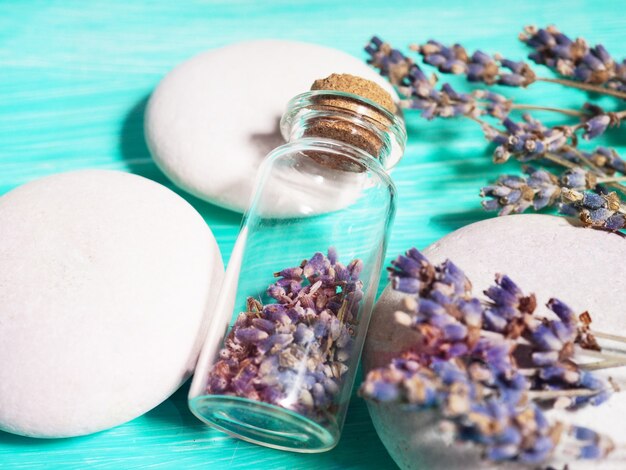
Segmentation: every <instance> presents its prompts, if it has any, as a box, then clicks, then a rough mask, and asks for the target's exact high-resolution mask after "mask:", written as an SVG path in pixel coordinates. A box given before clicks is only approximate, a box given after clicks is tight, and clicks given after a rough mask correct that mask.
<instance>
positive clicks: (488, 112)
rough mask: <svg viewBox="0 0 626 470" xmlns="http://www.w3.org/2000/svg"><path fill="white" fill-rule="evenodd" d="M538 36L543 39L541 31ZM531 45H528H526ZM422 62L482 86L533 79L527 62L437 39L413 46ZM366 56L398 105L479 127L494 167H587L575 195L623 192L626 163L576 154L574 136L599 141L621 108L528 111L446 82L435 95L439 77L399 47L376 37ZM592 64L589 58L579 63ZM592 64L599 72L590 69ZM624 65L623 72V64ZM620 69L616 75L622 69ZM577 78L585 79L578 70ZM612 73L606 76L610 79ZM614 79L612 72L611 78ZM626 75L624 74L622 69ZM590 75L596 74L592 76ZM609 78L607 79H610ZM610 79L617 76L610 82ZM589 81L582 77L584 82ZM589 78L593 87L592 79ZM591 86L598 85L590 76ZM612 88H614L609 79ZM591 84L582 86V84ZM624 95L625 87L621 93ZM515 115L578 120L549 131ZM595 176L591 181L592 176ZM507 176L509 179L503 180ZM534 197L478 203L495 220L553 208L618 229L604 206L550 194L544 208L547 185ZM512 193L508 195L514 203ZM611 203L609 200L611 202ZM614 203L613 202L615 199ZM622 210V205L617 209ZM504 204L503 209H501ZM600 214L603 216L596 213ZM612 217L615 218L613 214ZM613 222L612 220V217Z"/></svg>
mask: <svg viewBox="0 0 626 470" xmlns="http://www.w3.org/2000/svg"><path fill="white" fill-rule="evenodd" d="M541 34H543V33H541ZM531 43H532V41H531ZM413 49H414V50H418V51H419V52H420V53H421V54H422V55H423V56H424V60H425V62H426V63H429V64H431V65H433V66H436V67H437V68H438V69H439V70H440V71H442V72H444V73H457V74H459V73H464V74H466V76H467V77H468V79H469V80H471V81H482V82H484V83H486V84H493V83H500V84H504V85H509V86H525V85H528V84H530V83H532V82H534V81H536V80H537V76H536V74H535V73H534V72H533V71H532V69H531V68H530V66H529V65H528V64H527V63H525V62H523V61H522V62H514V61H511V60H508V59H505V58H502V57H500V56H493V57H492V56H489V55H487V54H485V53H483V52H481V51H477V52H475V53H474V54H472V56H469V55H468V54H467V52H466V51H465V49H464V48H463V47H462V46H460V45H458V44H455V45H454V46H452V47H446V46H443V45H442V44H441V43H438V42H436V41H429V42H428V43H426V44H425V45H422V46H413ZM598 50H599V49H598V46H596V48H591V49H590V48H588V49H587V50H586V52H584V54H583V56H584V55H585V54H587V55H589V54H591V55H593V54H597V51H598ZM366 51H367V52H368V54H370V57H371V58H370V61H369V62H370V63H371V64H372V65H373V66H374V67H376V68H378V69H379V70H380V72H381V74H382V75H384V76H387V77H388V78H389V80H390V81H391V83H392V84H394V85H396V86H397V87H398V90H399V91H400V93H401V94H403V95H404V96H405V98H404V99H403V100H402V101H401V105H402V106H403V107H405V108H410V109H419V110H421V113H422V116H423V117H425V118H426V119H434V118H437V117H444V118H448V117H462V118H467V119H470V120H473V121H475V122H477V123H478V124H479V125H480V126H481V128H482V129H483V133H484V135H485V137H486V138H487V140H489V141H491V142H494V143H495V144H496V148H495V151H494V155H493V158H494V162H495V163H502V162H505V161H507V160H508V159H509V158H511V157H514V158H515V159H517V160H519V161H520V162H529V161H536V162H545V163H548V164H556V165H558V166H561V167H564V168H566V169H568V170H570V171H574V170H577V169H580V170H581V171H583V168H582V167H585V168H588V171H584V173H583V174H585V175H586V179H587V181H586V184H585V185H584V187H580V185H579V186H578V189H582V190H590V191H594V193H592V194H595V193H597V194H599V195H600V196H602V195H604V194H606V191H605V190H604V189H603V188H602V186H601V185H602V184H606V186H608V187H612V188H615V189H618V190H619V191H620V192H623V193H625V194H626V187H625V186H624V185H622V184H620V183H621V182H622V179H621V178H620V176H614V175H615V173H616V172H619V173H622V174H626V161H625V160H624V159H622V158H621V157H620V156H619V155H618V154H617V153H616V152H615V151H614V150H613V149H607V148H605V147H597V148H596V149H595V150H593V151H591V152H586V151H583V150H580V149H579V148H578V147H577V146H578V142H579V137H582V139H583V140H591V139H594V138H596V137H598V136H600V135H602V134H603V133H604V132H605V131H606V130H607V129H608V128H609V127H614V126H617V125H619V124H620V123H621V120H622V119H624V118H625V117H626V110H624V111H619V112H605V111H604V110H603V109H602V108H600V107H598V106H596V105H592V104H589V103H586V104H585V105H584V106H583V107H582V109H581V110H580V111H576V110H567V109H561V108H553V107H550V106H534V105H526V104H521V103H514V102H513V101H512V100H510V99H508V98H506V97H505V96H503V95H500V94H497V93H494V92H492V91H489V90H474V91H473V92H471V93H459V92H457V91H456V90H454V89H453V88H452V87H451V86H450V85H449V84H447V83H444V84H443V85H441V87H440V88H439V89H437V88H436V87H435V85H436V83H437V76H436V75H435V74H433V75H431V76H430V77H427V75H426V74H425V73H424V72H423V71H422V70H421V68H420V67H419V66H418V65H417V64H415V63H414V62H413V61H412V60H411V59H409V58H408V57H406V56H404V55H403V54H402V53H401V52H400V51H398V50H397V49H393V48H392V47H391V46H390V45H388V44H386V43H384V42H383V41H381V40H380V39H378V38H376V37H374V38H372V40H371V41H370V43H369V44H368V46H367V47H366ZM585 61H587V62H589V63H592V62H593V60H592V59H589V58H587V59H585ZM581 64H582V65H580V64H579V65H578V66H579V68H580V70H583V71H584V70H586V68H585V67H587V68H588V65H587V64H586V62H584V61H583V62H581ZM594 66H596V67H597V66H598V65H597V64H595V65H594ZM625 67H626V66H625ZM620 70H621V69H620ZM579 74H580V75H581V77H582V79H584V78H585V77H586V76H585V75H584V73H583V72H579ZM609 75H610V74H609ZM613 75H615V74H613ZM624 75H625V76H626V69H625V71H624ZM594 77H595V75H594ZM609 78H610V77H609ZM614 78H615V77H614ZM590 80H591V79H587V82H589V81H590ZM593 80H595V81H593ZM593 80H592V82H593V83H591V85H593V84H594V83H596V82H598V80H597V78H593ZM607 80H608V81H607V83H611V84H612V85H611V86H612V87H613V88H610V89H611V90H615V89H616V88H615V86H616V85H615V84H616V83H617V82H616V81H615V80H613V81H610V80H609V79H607ZM586 85H589V83H585V86H586ZM618 91H620V92H622V91H624V92H625V93H626V88H624V90H621V89H620V90H618ZM513 109H531V110H536V111H552V112H555V113H560V114H565V115H568V116H575V117H578V118H579V122H578V123H576V124H572V125H560V126H553V127H548V126H545V125H543V124H542V123H541V122H540V121H538V120H537V119H534V118H533V117H531V116H530V115H528V114H525V115H524V116H523V120H522V121H519V122H515V121H513V120H512V119H510V118H509V117H508V116H509V113H510V112H511V111H512V110H513ZM487 116H490V117H494V118H496V119H498V120H500V121H501V124H502V126H503V128H498V127H496V126H494V125H492V124H491V123H489V122H487V121H485V119H483V117H487ZM592 176H595V178H592ZM505 178H510V177H509V176H505ZM535 189H536V190H533V191H532V192H529V191H528V190H527V191H526V193H525V194H524V196H525V197H522V198H521V202H520V203H519V204H518V201H514V202H512V203H513V204H517V205H515V206H514V207H509V208H507V209H505V210H502V209H503V208H504V207H505V206H510V204H511V201H510V199H511V198H510V197H508V198H506V199H505V200H504V201H503V202H505V203H504V204H502V205H501V204H498V203H496V202H489V201H487V202H483V205H485V207H486V208H487V209H500V211H499V212H500V214H507V213H517V212H522V211H523V210H526V209H528V208H531V207H532V208H533V209H535V210H539V209H542V208H544V207H557V206H558V207H559V208H560V209H561V210H562V211H563V212H564V213H566V214H567V215H573V216H576V217H578V218H579V219H581V220H582V221H583V223H585V225H588V226H593V227H597V228H603V229H607V230H611V231H616V230H621V229H623V228H625V227H624V223H623V217H622V215H621V212H620V211H618V210H616V209H612V208H609V207H597V208H591V207H587V206H585V205H584V203H583V202H581V201H582V200H577V201H562V203H561V204H559V201H558V199H554V198H552V197H551V196H548V200H549V203H543V202H542V201H544V200H545V199H546V196H545V193H546V192H551V193H554V192H556V191H554V189H553V188H550V187H549V185H548V186H547V187H544V188H543V189H541V191H542V194H543V196H542V197H541V198H540V199H541V202H539V203H537V204H535V203H533V201H534V199H535V195H536V194H537V193H538V190H539V188H535ZM517 195H518V192H514V193H513V197H516V196H517ZM611 197H613V198H614V197H615V196H611ZM618 199H619V197H618ZM621 204H622V202H621V200H620V205H621ZM500 206H502V207H500ZM598 209H606V210H608V211H609V212H607V211H606V210H598ZM611 211H613V212H611ZM613 216H614V217H613Z"/></svg>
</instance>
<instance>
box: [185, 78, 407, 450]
mask: <svg viewBox="0 0 626 470" xmlns="http://www.w3.org/2000/svg"><path fill="white" fill-rule="evenodd" d="M361 80H362V79H361ZM372 86H377V85H375V84H373V83H372ZM349 90H350V89H349ZM381 91H382V90H381ZM281 132H282V134H283V136H284V137H285V140H286V141H287V143H286V144H285V145H282V146H280V147H278V148H276V149H275V150H274V151H272V152H271V153H270V154H269V155H268V156H267V158H266V160H265V161H264V162H263V164H262V166H261V168H260V170H259V175H258V177H257V182H256V189H255V193H254V196H253V200H252V203H251V205H250V208H249V209H248V211H247V212H246V214H245V216H244V220H243V223H242V228H241V232H240V234H239V237H238V239H237V242H236V244H235V247H234V249H233V253H232V255H231V259H230V262H229V264H228V268H227V271H226V277H225V279H224V284H223V286H222V290H221V293H220V296H219V298H218V300H217V303H216V308H215V311H214V312H213V317H212V324H211V327H210V330H209V334H208V336H207V338H206V342H205V344H204V347H203V350H202V353H201V355H200V358H199V361H198V364H197V367H196V372H195V375H194V380H193V383H192V386H191V389H190V392H189V406H190V409H191V410H192V412H193V413H194V414H195V415H196V416H197V417H198V418H200V419H201V420H202V421H204V422H206V423H208V424H210V425H211V426H213V427H215V428H217V429H219V430H222V431H225V432H227V433H228V434H230V435H232V436H234V437H238V438H241V439H244V440H247V441H250V442H254V443H257V444H261V445H265V446H268V447H273V448H278V449H283V450H291V451H296V452H322V451H326V450H329V449H331V448H333V447H334V446H335V445H336V444H337V442H338V440H339V436H340V432H341V428H342V425H343V421H344V418H345V415H346V411H347V407H348V401H349V398H350V395H351V390H352V387H353V385H354V380H355V373H356V370H357V366H358V361H359V357H360V354H361V349H362V347H363V343H364V339H365V334H366V331H367V327H368V323H369V320H370V315H371V311H372V307H373V303H374V299H375V295H376V292H377V287H378V282H379V278H380V272H381V269H382V266H383V262H384V256H385V249H386V244H387V235H388V232H389V228H390V224H391V221H392V219H393V215H394V208H395V198H396V194H395V193H396V191H395V187H394V184H393V182H392V181H391V179H390V178H389V175H388V174H387V170H389V168H390V167H391V166H392V165H393V164H395V163H396V162H397V161H398V160H399V159H400V157H401V155H402V153H403V151H404V145H405V141H406V133H405V129H404V124H403V122H402V120H401V119H400V118H399V117H398V116H397V115H396V114H394V113H392V112H390V111H389V110H388V109H385V108H383V107H382V106H381V105H379V104H377V103H376V102H374V101H372V100H370V99H368V98H364V97H362V96H359V95H356V94H354V93H352V92H350V91H341V90H339V91H337V90H317V91H309V92H306V93H303V94H301V95H298V96H296V97H295V98H293V99H292V100H291V101H290V102H289V105H288V109H287V111H286V113H285V114H284V116H283V118H282V120H281ZM303 260H305V261H303ZM268 286H270V287H269V288H268Z"/></svg>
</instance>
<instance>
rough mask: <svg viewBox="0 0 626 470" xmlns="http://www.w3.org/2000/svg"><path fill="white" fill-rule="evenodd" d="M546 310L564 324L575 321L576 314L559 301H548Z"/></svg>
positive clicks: (553, 299)
mask: <svg viewBox="0 0 626 470" xmlns="http://www.w3.org/2000/svg"><path fill="white" fill-rule="evenodd" d="M548 308H549V309H550V310H552V311H553V312H554V313H556V315H557V316H558V317H559V318H560V319H561V320H562V321H564V322H565V323H575V322H576V320H577V319H576V313H575V312H574V311H573V310H572V309H571V308H569V307H568V306H567V304H565V303H564V302H561V301H560V300H559V299H555V298H552V299H550V300H548Z"/></svg>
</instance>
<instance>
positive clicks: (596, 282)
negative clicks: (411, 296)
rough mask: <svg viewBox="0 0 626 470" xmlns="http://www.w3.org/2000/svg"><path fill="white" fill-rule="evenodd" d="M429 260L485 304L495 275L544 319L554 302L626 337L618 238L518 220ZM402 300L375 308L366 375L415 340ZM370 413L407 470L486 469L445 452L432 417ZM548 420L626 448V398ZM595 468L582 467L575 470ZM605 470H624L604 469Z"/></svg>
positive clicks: (479, 230)
mask: <svg viewBox="0 0 626 470" xmlns="http://www.w3.org/2000/svg"><path fill="white" fill-rule="evenodd" d="M408 248H409V246H407V249H408ZM424 254H425V255H426V256H427V258H428V259H429V260H430V261H431V262H432V263H434V264H438V263H441V262H443V261H444V260H446V259H450V260H451V261H453V262H454V263H455V264H456V265H457V266H459V267H460V268H461V269H462V270H463V271H464V272H465V274H466V275H467V277H468V278H469V279H470V280H471V281H472V284H473V290H474V293H475V294H476V295H477V296H479V297H483V298H484V296H483V295H482V291H483V290H484V289H486V288H487V287H489V286H490V285H492V284H493V283H494V275H495V274H496V273H503V274H508V275H509V276H510V277H511V278H512V279H513V280H514V281H515V282H516V283H517V284H518V285H519V286H520V287H521V288H522V289H523V290H524V291H525V292H528V293H535V294H536V296H537V300H538V303H539V308H538V310H537V313H538V314H541V313H548V309H547V308H546V307H545V303H546V302H547V301H548V299H550V298H551V297H556V298H558V299H560V300H562V301H564V302H565V303H567V304H568V305H569V306H570V307H572V308H573V309H574V310H575V311H577V312H580V313H581V312H583V311H585V310H588V311H589V312H590V314H591V317H592V319H593V325H592V327H593V328H594V329H596V330H597V331H604V332H610V333H614V334H621V335H626V315H625V314H624V305H626V278H625V277H624V268H623V260H624V259H626V241H625V240H624V239H623V238H622V237H620V236H619V235H615V234H611V233H607V232H601V231H596V230H591V229H584V228H581V227H577V226H575V225H573V224H572V222H571V221H569V220H568V219H566V218H564V217H558V216H549V215H512V216H507V217H499V218H494V219H489V220H485V221H481V222H477V223H474V224H471V225H468V226H466V227H463V228H461V229H459V230H457V231H455V232H453V233H451V234H449V235H447V236H446V237H444V238H442V239H441V240H439V241H438V242H436V243H434V244H432V245H431V246H429V247H428V248H426V249H425V250H424ZM401 299H402V294H401V293H398V292H396V291H394V290H392V289H391V288H390V287H389V286H388V287H387V288H386V289H385V291H384V292H383V294H382V296H381V298H380V299H379V301H378V303H377V304H376V308H375V311H374V314H373V317H372V322H371V324H370V328H369V330H368V338H367V342H366V345H365V350H364V366H365V370H370V369H372V368H374V367H379V366H382V365H384V364H385V363H387V362H388V361H389V359H390V358H391V357H393V356H394V355H396V354H397V353H398V352H399V351H401V350H403V349H405V348H406V347H407V346H408V345H410V344H411V341H412V340H414V339H415V336H413V335H414V334H415V333H411V332H410V331H408V332H407V331H406V328H403V327H401V326H398V325H397V324H394V321H393V314H394V312H395V311H396V310H400V309H401V306H400V301H401ZM624 369H626V368H621V369H609V370H607V371H606V372H605V373H603V375H604V376H609V375H610V376H612V377H613V378H615V379H616V380H617V381H618V382H621V383H626V371H625V370H624ZM369 408H370V412H371V415H372V419H373V421H374V424H375V426H376V429H377V431H378V434H379V436H380V438H381V439H382V441H383V442H384V444H385V446H386V447H387V450H389V452H390V454H391V455H392V457H393V458H394V460H395V461H396V462H397V463H398V465H399V466H400V467H401V468H403V469H418V468H429V469H439V468H441V469H457V468H458V469H462V468H477V467H478V466H479V465H485V464H484V463H482V464H481V462H480V460H479V457H480V456H479V453H478V452H477V451H476V450H475V449H474V450H471V449H468V448H464V447H458V446H456V445H452V446H450V445H446V443H445V442H443V440H442V439H441V437H440V436H439V435H438V432H437V429H436V428H435V427H433V425H432V424H431V425H425V424H424V423H426V422H430V421H429V420H431V421H433V422H434V420H433V419H432V416H431V415H428V414H427V415H424V416H420V413H413V414H411V413H407V412H406V411H405V410H401V409H399V408H398V407H394V406H389V405H386V406H380V405H372V404H370V406H369ZM550 415H551V417H552V418H553V419H559V420H561V421H565V422H574V423H576V424H579V425H582V426H587V427H590V428H592V429H595V430H597V431H601V432H604V433H606V434H608V435H609V436H611V437H612V438H613V439H614V440H615V442H616V443H617V444H618V446H622V447H623V446H625V445H626V435H625V434H624V432H623V429H624V425H623V421H624V419H625V418H626V392H622V393H619V394H615V395H613V397H611V398H610V399H609V401H608V402H606V403H604V404H602V405H600V406H597V407H594V406H588V407H585V408H583V409H581V410H579V411H577V412H576V413H571V412H565V411H561V412H550ZM595 465H597V463H594V462H590V463H585V464H583V463H581V462H576V463H575V464H574V465H571V464H570V467H569V468H572V469H581V468H593V466H595ZM620 465H621V466H620ZM481 468H482V467H481ZM499 468H502V467H499ZM602 468H611V469H613V468H614V469H617V468H624V467H623V464H617V463H607V462H603V463H602Z"/></svg>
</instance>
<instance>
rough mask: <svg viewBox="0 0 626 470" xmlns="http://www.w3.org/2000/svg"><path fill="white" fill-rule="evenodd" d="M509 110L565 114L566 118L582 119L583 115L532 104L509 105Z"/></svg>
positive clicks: (578, 112) (574, 110)
mask: <svg viewBox="0 0 626 470" xmlns="http://www.w3.org/2000/svg"><path fill="white" fill-rule="evenodd" d="M511 109H526V110H531V111H548V112H553V113H560V114H565V115H567V116H574V117H583V116H585V113H584V112H582V111H578V110H576V109H566V108H553V107H551V106H535V105H532V104H521V103H511Z"/></svg>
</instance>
